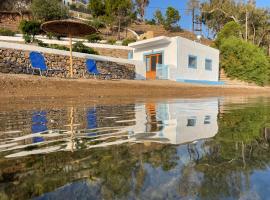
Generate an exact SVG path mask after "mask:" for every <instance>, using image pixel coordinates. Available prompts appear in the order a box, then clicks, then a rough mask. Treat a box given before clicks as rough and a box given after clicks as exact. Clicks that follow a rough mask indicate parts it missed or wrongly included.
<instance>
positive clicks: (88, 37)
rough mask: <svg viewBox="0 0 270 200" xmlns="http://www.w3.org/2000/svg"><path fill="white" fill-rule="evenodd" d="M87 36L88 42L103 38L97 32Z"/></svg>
mask: <svg viewBox="0 0 270 200" xmlns="http://www.w3.org/2000/svg"><path fill="white" fill-rule="evenodd" d="M85 38H86V39H87V40H88V42H97V41H100V40H102V37H101V36H100V35H99V34H97V33H93V34H91V35H87V36H86V37H85Z"/></svg>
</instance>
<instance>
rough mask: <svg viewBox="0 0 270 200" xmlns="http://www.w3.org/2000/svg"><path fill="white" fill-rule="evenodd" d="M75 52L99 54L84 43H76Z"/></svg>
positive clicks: (74, 45)
mask: <svg viewBox="0 0 270 200" xmlns="http://www.w3.org/2000/svg"><path fill="white" fill-rule="evenodd" d="M73 51H75V52H80V53H87V54H96V55H97V54H98V52H96V51H95V50H94V49H92V48H90V47H87V46H85V45H84V44H83V43H82V42H76V43H75V44H73Z"/></svg>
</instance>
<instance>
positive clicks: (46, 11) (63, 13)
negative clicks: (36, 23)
mask: <svg viewBox="0 0 270 200" xmlns="http://www.w3.org/2000/svg"><path fill="white" fill-rule="evenodd" d="M31 12H32V14H33V16H34V17H35V19H38V20H41V21H50V20H57V19H65V18H68V9H67V8H66V6H64V5H63V4H62V2H61V1H59V0H33V1H32V4H31Z"/></svg>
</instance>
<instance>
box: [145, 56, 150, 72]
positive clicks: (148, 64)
mask: <svg viewBox="0 0 270 200" xmlns="http://www.w3.org/2000/svg"><path fill="white" fill-rule="evenodd" d="M145 64H146V71H147V72H150V71H151V70H150V58H149V57H146V58H145Z"/></svg>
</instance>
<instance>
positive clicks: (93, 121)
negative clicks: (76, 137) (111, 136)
mask: <svg viewBox="0 0 270 200" xmlns="http://www.w3.org/2000/svg"><path fill="white" fill-rule="evenodd" d="M86 117H87V129H95V128H97V127H98V125H97V111H96V108H90V109H89V110H88V112H87V116H86ZM95 135H97V134H96V133H91V132H90V133H87V136H95Z"/></svg>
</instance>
